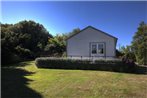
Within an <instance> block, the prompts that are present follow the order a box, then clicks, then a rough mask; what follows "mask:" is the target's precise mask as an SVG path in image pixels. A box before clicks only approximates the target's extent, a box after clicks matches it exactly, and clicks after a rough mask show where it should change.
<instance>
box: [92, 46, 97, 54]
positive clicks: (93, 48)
mask: <svg viewBox="0 0 147 98" xmlns="http://www.w3.org/2000/svg"><path fill="white" fill-rule="evenodd" d="M96 47H97V45H96V44H95V45H92V54H96V53H97V51H96V49H97V48H96Z"/></svg>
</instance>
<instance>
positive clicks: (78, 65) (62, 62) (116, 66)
mask: <svg viewBox="0 0 147 98" xmlns="http://www.w3.org/2000/svg"><path fill="white" fill-rule="evenodd" d="M35 64H36V66H37V67H38V68H53V69H86V70H106V71H116V72H133V70H134V67H133V66H131V65H129V64H126V63H123V62H122V61H121V60H95V61H92V60H80V59H66V58H52V57H46V58H45V57H41V58H37V59H36V60H35Z"/></svg>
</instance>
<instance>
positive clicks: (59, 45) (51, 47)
mask: <svg viewBox="0 0 147 98" xmlns="http://www.w3.org/2000/svg"><path fill="white" fill-rule="evenodd" d="M66 37H67V35H65V34H62V35H56V36H54V37H53V38H50V39H49V40H48V44H47V45H46V47H45V49H44V50H45V51H46V52H47V53H49V54H50V55H53V56H62V54H63V53H64V52H65V51H66V41H65V39H66Z"/></svg>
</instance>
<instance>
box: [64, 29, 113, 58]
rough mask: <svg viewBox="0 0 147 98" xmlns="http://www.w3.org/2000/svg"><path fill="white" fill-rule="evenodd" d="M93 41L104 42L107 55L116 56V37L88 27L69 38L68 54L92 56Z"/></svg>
mask: <svg viewBox="0 0 147 98" xmlns="http://www.w3.org/2000/svg"><path fill="white" fill-rule="evenodd" d="M91 42H104V43H105V45H106V47H105V49H106V51H105V52H106V54H105V56H115V39H114V38H113V37H110V36H108V35H106V34H104V33H102V32H100V31H97V30H95V29H93V28H87V29H85V30H83V31H82V32H80V33H78V34H76V35H75V36H72V37H71V38H69V39H67V56H90V43H91Z"/></svg>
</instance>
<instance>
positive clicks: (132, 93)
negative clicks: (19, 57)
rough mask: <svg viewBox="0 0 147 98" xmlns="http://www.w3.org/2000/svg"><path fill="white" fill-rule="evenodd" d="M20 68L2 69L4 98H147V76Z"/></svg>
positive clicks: (31, 64)
mask: <svg viewBox="0 0 147 98" xmlns="http://www.w3.org/2000/svg"><path fill="white" fill-rule="evenodd" d="M20 65H21V66H23V67H9V68H2V98H13V97H14V98H30V97H31V98H32V97H34V98H147V75H143V74H142V75H141V74H126V73H116V72H107V71H89V70H57V69H38V68H37V67H36V66H35V64H34V61H28V62H23V63H20Z"/></svg>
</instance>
